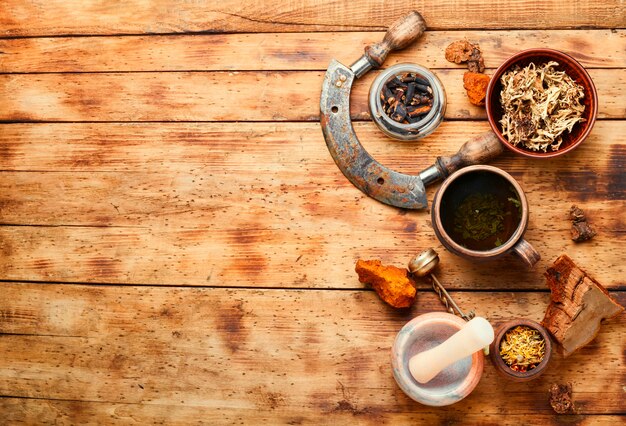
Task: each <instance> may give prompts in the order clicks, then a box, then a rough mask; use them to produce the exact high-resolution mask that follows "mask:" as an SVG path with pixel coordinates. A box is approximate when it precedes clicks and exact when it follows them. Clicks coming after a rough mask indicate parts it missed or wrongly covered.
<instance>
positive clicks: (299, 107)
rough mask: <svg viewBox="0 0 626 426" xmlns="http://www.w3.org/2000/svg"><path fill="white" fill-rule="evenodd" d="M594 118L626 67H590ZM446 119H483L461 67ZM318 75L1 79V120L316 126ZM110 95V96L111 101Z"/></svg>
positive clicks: (616, 114) (360, 104)
mask: <svg viewBox="0 0 626 426" xmlns="http://www.w3.org/2000/svg"><path fill="white" fill-rule="evenodd" d="M590 74H591V77H592V78H593V80H594V82H595V84H596V88H597V90H598V97H599V99H600V100H601V101H600V103H599V112H598V116H599V117H600V118H626V106H625V105H624V103H623V102H622V99H623V93H624V91H626V69H592V70H590ZM437 75H438V76H439V77H440V78H441V80H442V83H443V85H444V87H445V88H446V93H447V100H448V105H447V109H446V118H455V119H467V118H471V119H476V118H481V119H483V118H485V117H486V113H485V109H484V108H481V107H476V106H474V105H471V104H470V103H469V101H468V100H467V95H466V93H465V89H463V71H462V70H460V69H459V70H439V71H437ZM375 76H376V74H375V73H370V74H368V75H367V76H365V77H364V78H363V79H362V81H358V82H357V84H356V85H355V87H354V90H353V93H352V100H351V101H352V117H353V119H355V120H363V119H367V118H369V112H368V107H367V96H368V92H369V88H370V86H371V83H372V81H373V79H374V78H375ZM323 77H324V73H323V72H319V71H310V72H305V71H293V72H281V71H277V72H266V71H258V72H232V73H231V72H173V73H169V72H168V73H133V74H131V75H129V74H127V73H99V74H5V75H0V97H1V98H2V99H3V102H2V104H1V106H0V120H8V121H318V120H319V96H320V91H321V87H322V80H323ZM111 94H115V96H111Z"/></svg>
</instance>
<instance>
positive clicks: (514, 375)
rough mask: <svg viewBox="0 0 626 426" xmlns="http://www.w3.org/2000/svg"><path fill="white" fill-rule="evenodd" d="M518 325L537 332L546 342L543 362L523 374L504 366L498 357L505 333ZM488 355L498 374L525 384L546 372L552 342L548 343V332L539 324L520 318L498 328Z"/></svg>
mask: <svg viewBox="0 0 626 426" xmlns="http://www.w3.org/2000/svg"><path fill="white" fill-rule="evenodd" d="M518 325H525V326H527V327H530V328H533V329H535V330H537V331H538V332H539V334H541V337H543V340H545V342H546V352H545V355H544V357H543V360H542V361H541V362H540V363H539V365H538V366H536V367H535V368H533V369H532V370H528V371H526V372H524V373H522V372H519V371H515V370H512V369H511V367H509V366H508V365H506V363H505V362H504V360H503V359H502V357H501V356H500V342H501V341H502V339H503V338H504V335H505V334H506V332H507V331H509V330H510V329H512V328H515V327H517V326H518ZM489 355H490V357H491V362H492V363H493V365H494V366H495V367H496V370H497V371H498V373H500V374H501V375H503V376H504V377H506V378H508V379H511V380H513V381H516V382H527V381H529V380H532V379H536V378H537V377H539V376H541V375H542V374H543V373H544V371H546V368H547V367H548V363H549V362H550V357H551V355H552V342H551V341H550V336H549V335H548V331H547V330H546V329H545V328H543V327H542V326H541V325H540V324H539V323H537V322H535V321H531V320H527V319H522V318H520V319H514V320H511V321H507V322H505V323H503V324H500V325H499V326H498V328H497V330H496V333H495V338H494V339H493V342H492V343H491V345H490V346H489Z"/></svg>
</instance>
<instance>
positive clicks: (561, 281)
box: [541, 255, 624, 356]
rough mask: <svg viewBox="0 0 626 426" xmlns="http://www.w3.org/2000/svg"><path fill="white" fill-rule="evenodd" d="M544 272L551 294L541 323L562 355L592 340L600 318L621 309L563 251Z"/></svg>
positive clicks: (612, 314)
mask: <svg viewBox="0 0 626 426" xmlns="http://www.w3.org/2000/svg"><path fill="white" fill-rule="evenodd" d="M544 276H545V277H546V279H547V284H548V287H550V293H551V294H550V304H549V305H548V309H547V310H546V315H545V317H544V318H543V321H541V325H543V326H544V327H545V328H546V329H548V331H549V332H550V334H551V335H552V336H553V337H554V338H555V339H556V341H557V342H558V343H559V344H560V345H561V349H562V352H563V355H564V356H569V355H570V354H572V353H573V352H574V351H576V350H578V349H580V348H582V347H583V346H585V345H586V344H587V343H589V342H591V341H592V340H593V339H594V338H595V337H596V335H597V334H598V332H599V331H600V322H601V321H602V320H603V319H608V318H612V317H614V316H616V315H618V314H620V313H621V312H622V311H623V310H624V307H623V306H621V305H620V304H619V303H617V301H615V300H614V299H613V298H612V297H611V296H610V295H609V292H608V291H606V289H605V288H604V287H602V285H601V284H600V283H599V282H597V281H596V280H594V279H593V278H591V277H590V276H589V275H587V273H586V272H585V271H583V270H582V269H580V268H579V267H577V266H576V264H575V263H574V261H573V260H572V259H570V258H569V257H568V256H566V255H561V256H559V258H558V259H557V260H556V261H555V262H554V264H553V265H552V267H551V268H548V270H547V271H546V273H545V274H544Z"/></svg>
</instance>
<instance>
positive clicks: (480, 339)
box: [409, 317, 494, 383]
mask: <svg viewBox="0 0 626 426" xmlns="http://www.w3.org/2000/svg"><path fill="white" fill-rule="evenodd" d="M493 339H494V332H493V327H492V326H491V324H489V321H487V320H486V319H484V318H482V317H476V318H474V319H472V320H470V321H469V322H468V323H467V324H465V326H464V327H463V328H462V329H461V330H459V331H457V332H456V333H455V334H453V335H452V336H451V337H449V338H448V340H446V341H445V342H443V343H442V344H440V345H439V346H436V347H434V348H433V349H429V350H427V351H424V352H420V353H418V354H417V355H415V356H413V357H411V359H410V360H409V371H410V372H411V375H412V376H413V378H415V380H417V381H418V382H420V383H428V382H430V381H431V380H432V379H433V378H434V377H435V376H436V375H437V374H439V373H440V372H441V371H442V370H443V369H444V368H446V367H448V366H450V365H452V364H454V363H455V362H457V361H458V360H461V359H463V358H465V357H468V356H470V355H472V354H473V353H474V352H477V351H479V350H481V349H482V348H484V347H485V346H488V345H490V344H491V342H493Z"/></svg>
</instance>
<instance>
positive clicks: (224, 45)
mask: <svg viewBox="0 0 626 426" xmlns="http://www.w3.org/2000/svg"><path fill="white" fill-rule="evenodd" d="M383 35H384V33H383V32H339V33H337V32H336V33H274V34H198V35H176V36H123V37H115V36H103V37H40V38H21V39H19V38H18V39H4V40H2V39H0V51H2V52H3V54H2V55H0V72H6V73H28V72H94V71H97V72H102V71H105V72H112V71H113V72H115V71H243V70H252V71H257V70H266V71H275V70H278V71H286V70H291V71H300V70H309V71H321V70H325V69H326V67H327V65H328V63H329V62H330V60H331V59H337V60H339V61H340V62H342V63H345V64H348V65H349V64H350V63H352V62H353V61H354V60H356V59H357V58H358V57H359V56H360V55H362V54H363V48H364V47H365V46H367V45H368V44H372V43H375V42H378V41H380V40H382V38H383ZM625 37H626V31H624V30H510V31H427V32H426V33H425V34H424V35H423V36H422V37H421V38H420V39H419V41H418V42H416V43H414V44H412V45H411V46H409V47H407V48H406V49H404V50H401V51H399V52H394V53H393V54H391V55H390V56H389V57H388V58H387V60H386V62H385V67H387V66H391V65H394V64H397V63H400V62H417V63H420V64H422V65H424V66H426V67H429V68H451V67H458V68H464V65H458V66H457V65H454V64H451V63H450V62H448V61H446V59H445V58H444V54H443V53H444V50H445V48H446V47H447V46H448V44H449V43H451V42H452V41H454V40H458V39H462V38H467V39H468V40H471V41H472V42H475V43H478V44H479V45H480V47H481V49H482V51H483V56H484V58H485V63H486V64H487V66H488V67H490V68H496V67H497V66H498V65H499V64H501V63H502V62H504V61H505V60H506V59H507V58H508V57H509V56H511V55H512V54H514V53H515V52H517V51H520V50H524V49H528V48H529V47H547V48H552V49H558V50H561V51H563V52H565V53H568V54H570V55H572V56H574V57H575V58H576V59H577V60H579V61H580V62H581V63H582V65H584V66H585V67H588V68H623V67H625V66H626V55H624V44H625V43H626V41H625V40H624V39H625Z"/></svg>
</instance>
